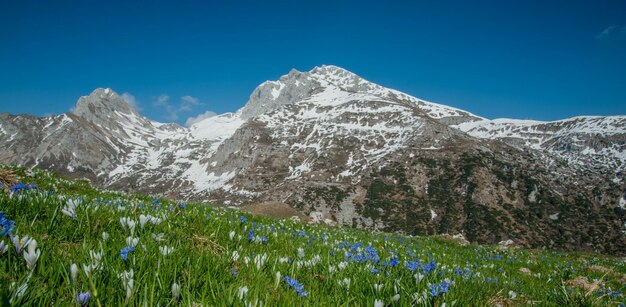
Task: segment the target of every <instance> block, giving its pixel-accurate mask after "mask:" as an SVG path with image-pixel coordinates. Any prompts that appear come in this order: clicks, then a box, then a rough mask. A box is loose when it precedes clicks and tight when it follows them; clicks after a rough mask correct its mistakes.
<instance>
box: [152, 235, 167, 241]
mask: <svg viewBox="0 0 626 307" xmlns="http://www.w3.org/2000/svg"><path fill="white" fill-rule="evenodd" d="M164 235H165V234H164V233H158V234H152V240H154V241H163V236H164Z"/></svg>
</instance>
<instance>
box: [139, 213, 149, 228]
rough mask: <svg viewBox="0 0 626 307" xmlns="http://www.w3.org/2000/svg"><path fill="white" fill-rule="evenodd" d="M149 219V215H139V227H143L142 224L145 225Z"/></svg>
mask: <svg viewBox="0 0 626 307" xmlns="http://www.w3.org/2000/svg"><path fill="white" fill-rule="evenodd" d="M149 221H150V216H146V215H143V214H142V215H140V216H139V227H141V229H143V226H145V225H146V223H147V222H149Z"/></svg>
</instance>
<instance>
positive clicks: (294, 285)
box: [283, 276, 308, 297]
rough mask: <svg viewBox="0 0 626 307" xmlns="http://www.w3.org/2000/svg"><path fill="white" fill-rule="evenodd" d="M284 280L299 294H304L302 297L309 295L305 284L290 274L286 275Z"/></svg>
mask: <svg viewBox="0 0 626 307" xmlns="http://www.w3.org/2000/svg"><path fill="white" fill-rule="evenodd" d="M283 280H284V281H285V282H286V283H287V285H289V286H290V287H292V288H293V291H294V292H296V293H298V295H300V296H302V297H306V296H307V295H308V293H307V292H306V291H304V286H303V285H302V284H301V283H300V282H298V281H297V280H295V279H293V278H291V277H289V276H285V277H283Z"/></svg>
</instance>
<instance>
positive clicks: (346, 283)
mask: <svg viewBox="0 0 626 307" xmlns="http://www.w3.org/2000/svg"><path fill="white" fill-rule="evenodd" d="M337 283H338V284H339V286H340V287H344V288H346V289H347V290H350V279H349V278H344V279H343V280H340V281H338V282H337Z"/></svg>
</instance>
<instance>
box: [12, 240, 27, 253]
mask: <svg viewBox="0 0 626 307" xmlns="http://www.w3.org/2000/svg"><path fill="white" fill-rule="evenodd" d="M30 240H31V238H30V237H29V236H23V237H22V239H20V237H19V236H14V237H11V241H13V245H14V246H15V251H16V252H17V254H18V255H20V254H21V253H22V250H23V249H24V247H26V246H28V243H30Z"/></svg>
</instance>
